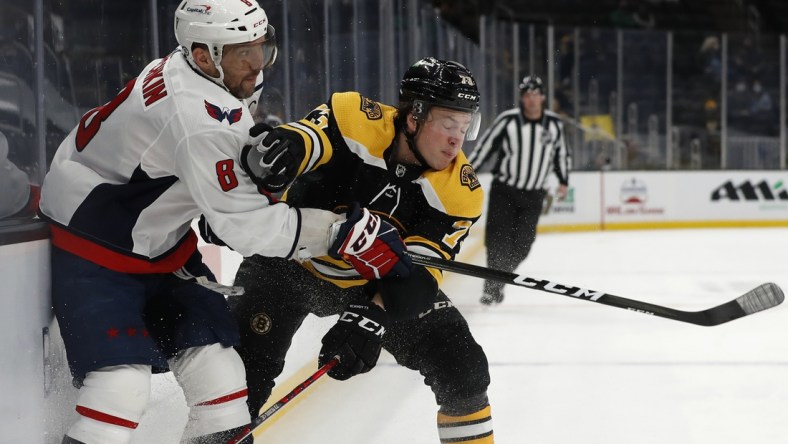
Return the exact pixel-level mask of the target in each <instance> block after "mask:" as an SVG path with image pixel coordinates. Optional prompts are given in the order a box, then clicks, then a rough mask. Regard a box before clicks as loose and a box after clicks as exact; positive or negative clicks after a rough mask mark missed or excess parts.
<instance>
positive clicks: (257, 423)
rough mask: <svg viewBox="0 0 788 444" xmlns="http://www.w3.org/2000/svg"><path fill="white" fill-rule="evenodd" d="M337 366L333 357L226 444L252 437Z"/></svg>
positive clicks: (336, 361) (236, 442)
mask: <svg viewBox="0 0 788 444" xmlns="http://www.w3.org/2000/svg"><path fill="white" fill-rule="evenodd" d="M337 364H339V357H334V359H332V360H330V361H328V362H327V363H325V364H323V366H322V367H320V368H319V369H318V370H317V371H316V372H315V373H313V374H312V376H310V377H308V378H306V380H304V382H302V383H300V384H298V385H297V386H296V387H295V388H294V389H293V390H291V391H290V393H288V394H286V395H285V396H284V397H283V398H282V399H280V400H279V401H277V402H276V403H275V404H274V405H272V406H271V407H269V408H268V409H267V410H266V411H264V412H263V413H260V416H258V417H256V418H254V419H252V422H251V423H250V424H249V426H248V427H245V428H244V429H243V430H242V431H241V432H240V433H239V434H237V435H236V436H234V437H232V438H231V439H230V440H229V441H227V444H239V443H240V442H241V441H243V440H244V439H246V438H248V437H249V436H252V434H253V433H254V431H255V430H256V429H257V428H258V427H260V426H261V425H262V424H263V423H264V422H265V421H266V420H267V419H268V418H270V417H271V416H273V415H274V413H276V412H278V411H279V410H280V409H281V408H282V407H284V406H285V404H287V403H288V402H290V401H292V400H293V398H295V397H296V396H298V394H299V393H301V392H303V391H304V390H305V389H306V388H307V387H309V386H310V385H312V384H313V383H314V382H315V381H317V380H318V379H320V377H321V376H323V375H325V374H326V373H328V371H329V370H331V369H332V368H333V367H334V366H335V365H337Z"/></svg>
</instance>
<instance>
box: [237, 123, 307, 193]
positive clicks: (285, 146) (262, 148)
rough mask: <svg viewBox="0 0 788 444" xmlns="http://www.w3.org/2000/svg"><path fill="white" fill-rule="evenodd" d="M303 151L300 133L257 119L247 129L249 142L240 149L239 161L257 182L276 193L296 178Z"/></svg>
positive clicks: (304, 153) (304, 152)
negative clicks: (275, 126)
mask: <svg viewBox="0 0 788 444" xmlns="http://www.w3.org/2000/svg"><path fill="white" fill-rule="evenodd" d="M305 155H306V148H305V147H304V140H303V139H302V138H301V136H300V135H298V134H297V133H295V132H293V131H289V130H286V129H284V128H279V127H277V128H272V127H271V126H270V125H268V124H265V123H258V124H256V125H255V126H253V127H252V128H250V129H249V144H248V145H246V146H244V147H243V150H242V151H241V165H243V168H244V170H246V172H247V173H248V174H249V176H250V177H251V178H252V180H253V181H254V182H255V183H256V184H257V185H258V186H261V187H263V189H265V190H266V191H268V192H271V193H278V192H280V191H284V189H285V188H287V186H288V185H290V183H292V182H293V181H294V180H295V178H296V175H297V174H298V167H299V166H300V165H301V162H302V161H303V159H304V156H305Z"/></svg>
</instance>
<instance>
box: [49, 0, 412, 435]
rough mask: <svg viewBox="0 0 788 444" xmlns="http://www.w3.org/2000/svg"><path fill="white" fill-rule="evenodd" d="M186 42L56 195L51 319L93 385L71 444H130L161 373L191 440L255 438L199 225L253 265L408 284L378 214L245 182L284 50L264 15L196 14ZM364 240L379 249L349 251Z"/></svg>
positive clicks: (116, 111) (226, 6) (236, 1)
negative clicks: (184, 411) (258, 261)
mask: <svg viewBox="0 0 788 444" xmlns="http://www.w3.org/2000/svg"><path fill="white" fill-rule="evenodd" d="M175 35H176V38H177V40H178V43H179V45H180V46H179V48H178V49H177V50H176V51H174V52H173V53H171V54H169V55H168V56H166V57H164V58H162V59H158V60H155V61H153V62H151V63H150V64H149V65H148V66H147V67H145V68H144V69H143V71H142V72H141V73H140V74H139V76H138V77H137V78H135V79H133V80H131V81H129V82H128V83H127V84H126V86H125V87H124V88H123V89H122V90H121V91H120V93H119V94H118V95H117V97H115V98H114V99H113V100H111V101H110V102H108V103H106V104H105V105H102V106H99V107H97V108H94V109H92V110H90V111H88V112H87V113H86V114H85V115H84V116H83V117H82V119H81V120H80V122H79V124H78V125H77V127H76V128H75V129H74V130H72V131H71V133H70V134H69V135H68V136H67V137H66V139H65V140H64V141H63V143H62V144H61V145H60V147H59V148H58V151H57V153H56V155H55V158H54V160H53V162H52V165H51V169H50V172H49V173H48V174H47V176H46V179H45V181H44V185H43V190H42V199H41V208H40V213H41V216H42V217H43V218H45V219H46V220H48V221H49V222H50V224H51V231H52V246H53V248H52V299H53V306H54V309H55V314H56V316H57V318H58V322H59V325H60V329H61V334H62V336H63V339H64V342H65V346H66V353H67V356H68V361H69V366H70V370H71V372H72V375H73V376H74V380H75V384H76V385H77V386H79V387H80V392H79V396H78V400H77V406H76V410H77V412H78V413H79V415H78V417H77V419H76V421H75V422H74V423H73V424H72V425H71V427H70V428H69V430H68V431H67V433H66V436H64V438H63V443H70V444H73V443H84V444H99V443H100V444H115V443H118V444H119V443H128V442H130V440H131V437H132V433H133V430H134V429H135V428H136V427H137V425H138V422H139V420H140V417H141V416H142V414H143V412H144V410H145V407H146V404H147V401H148V398H149V393H150V375H151V372H157V371H166V370H167V369H170V370H172V371H173V373H174V375H175V377H176V379H177V380H178V383H179V384H180V385H181V387H182V388H183V391H184V395H185V398H186V401H187V403H188V406H189V408H190V412H189V424H188V425H187V430H189V435H190V436H189V441H188V442H190V443H199V444H203V443H219V442H222V443H223V442H226V440H227V438H228V437H230V436H234V435H235V434H237V433H238V431H239V430H242V429H243V428H244V427H247V426H248V423H249V421H250V417H249V412H248V410H247V408H246V402H245V401H246V397H247V388H246V378H245V373H244V367H243V364H242V362H241V359H240V358H239V357H238V355H237V353H236V352H235V351H234V349H233V346H234V345H236V344H238V341H239V339H238V332H237V326H236V324H235V321H234V319H233V318H232V317H231V316H230V314H229V311H228V309H227V305H226V301H225V298H224V297H223V295H221V294H219V293H217V292H216V291H214V290H211V289H209V288H208V287H212V286H211V285H209V284H206V281H208V280H212V279H213V276H212V275H211V273H210V271H209V270H208V269H207V267H205V265H203V264H202V261H201V258H200V257H199V253H198V252H197V250H196V245H197V238H196V235H195V234H194V233H193V231H192V230H191V228H190V225H191V221H192V220H193V219H194V218H196V217H199V216H200V215H204V216H205V218H206V220H207V221H208V222H209V223H210V224H211V227H212V228H213V230H214V232H216V233H217V235H218V236H220V237H221V239H222V240H224V242H226V243H227V244H228V245H229V246H230V247H232V248H233V249H235V250H236V251H238V252H240V253H241V254H243V255H245V256H249V255H252V254H260V255H264V256H276V257H285V258H298V259H303V258H308V257H311V256H321V255H325V254H326V253H327V251H328V249H329V247H332V246H333V247H336V246H339V249H340V250H341V252H342V253H343V254H344V255H347V256H348V257H350V258H357V259H358V260H356V261H351V262H352V263H353V264H354V265H355V266H357V267H359V269H360V272H364V273H368V274H375V275H379V276H384V275H387V274H390V275H398V274H399V275H407V274H408V272H409V267H410V265H409V262H408V259H407V257H406V256H405V255H404V245H403V243H402V239H401V238H400V237H399V234H398V233H397V231H396V230H394V229H393V228H391V227H390V226H389V225H388V224H386V223H385V222H383V221H380V220H379V218H378V217H377V216H375V215H372V214H370V213H369V212H368V211H366V210H364V211H362V212H361V213H360V214H359V215H358V216H357V217H355V218H354V219H352V220H347V219H346V218H345V217H344V216H341V215H336V214H334V213H332V212H330V211H325V210H318V209H303V208H301V209H299V208H294V207H291V206H289V205H288V204H286V203H284V202H278V201H277V200H276V199H274V198H273V197H272V196H270V195H266V194H265V193H263V192H261V191H260V189H259V188H258V186H257V184H256V183H255V181H257V182H259V181H260V180H262V179H259V178H254V177H250V175H249V173H247V171H246V170H245V169H244V168H243V166H242V162H241V161H240V155H241V154H240V153H241V149H242V147H243V146H244V145H246V144H247V143H248V140H249V129H250V127H251V126H252V125H253V120H252V117H251V115H250V114H251V113H250V112H249V109H248V108H247V101H249V100H250V99H251V98H253V95H254V94H255V92H256V91H257V92H259V91H258V90H257V88H256V85H257V84H258V80H257V79H258V78H259V77H261V73H262V70H263V68H265V67H267V66H270V65H271V64H273V63H274V61H275V58H276V52H277V47H276V42H275V40H274V28H273V27H272V26H271V25H270V24H269V23H268V18H267V16H266V14H265V11H264V10H263V9H262V8H261V7H260V6H259V5H258V4H257V3H256V1H255V0H199V1H196V0H184V1H182V2H181V4H180V5H179V6H178V8H177V10H176V12H175ZM370 227H373V228H377V229H372V228H370ZM332 233H333V234H332ZM336 233H343V234H344V233H347V234H348V236H347V238H344V237H343V238H340V239H334V238H332V236H337V235H336ZM364 235H366V236H367V238H368V239H371V241H370V242H369V243H367V244H364V245H358V244H357V243H354V242H346V240H347V239H351V238H352V237H353V236H364ZM340 237H341V236H340ZM335 243H336V245H334V244H335ZM381 252H382V253H383V254H380V253H381ZM379 258H385V259H379ZM213 288H215V286H213ZM249 442H251V441H249Z"/></svg>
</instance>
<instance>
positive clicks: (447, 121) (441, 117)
mask: <svg viewBox="0 0 788 444" xmlns="http://www.w3.org/2000/svg"><path fill="white" fill-rule="evenodd" d="M447 109H451V108H447ZM433 110H434V108H433ZM457 111H459V110H457ZM431 114H432V115H431V116H430V117H429V119H428V121H429V122H430V123H432V124H433V125H434V127H435V129H436V130H437V131H438V132H440V133H441V134H444V135H446V136H449V137H454V138H456V139H464V140H475V139H476V136H477V135H478V134H479V126H481V121H482V116H481V113H479V112H475V113H469V112H467V111H466V110H462V113H459V112H454V113H450V114H445V113H435V112H433V113H431ZM466 116H470V120H468V119H467V117H466Z"/></svg>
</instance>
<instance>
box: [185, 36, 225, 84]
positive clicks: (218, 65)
mask: <svg viewBox="0 0 788 444" xmlns="http://www.w3.org/2000/svg"><path fill="white" fill-rule="evenodd" d="M182 48H183V53H184V54H185V55H186V61H187V62H189V65H191V67H192V68H194V70H195V71H197V72H198V73H200V74H201V75H202V76H203V77H205V78H206V79H208V80H210V81H212V82H213V83H215V84H217V85H219V86H220V87H222V88H223V89H224V90H225V91H227V92H230V89H229V88H227V85H225V84H224V70H223V69H222V65H221V61H222V56H221V55H219V60H218V61H217V60H216V59H215V58H214V57H213V54H212V55H211V60H213V64H214V66H215V67H216V70H217V71H219V77H214V76H212V75H210V74H208V73H207V72H205V71H203V70H202V68H200V67H199V66H198V65H197V62H196V61H194V57H192V54H191V51H188V50H186V48H185V47H182Z"/></svg>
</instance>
